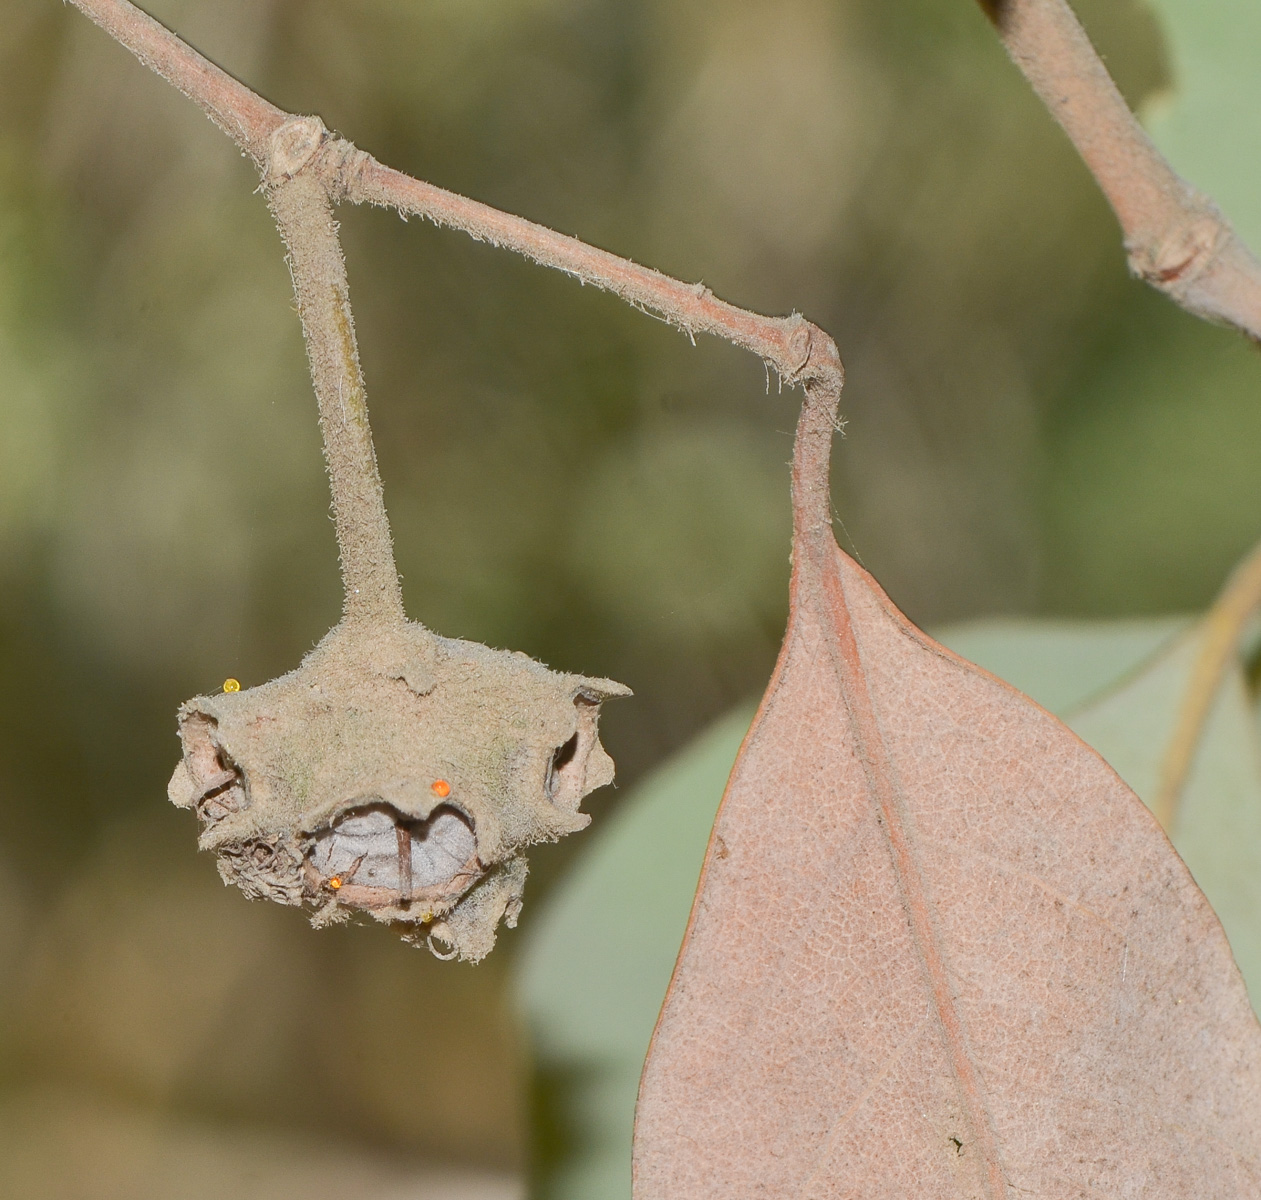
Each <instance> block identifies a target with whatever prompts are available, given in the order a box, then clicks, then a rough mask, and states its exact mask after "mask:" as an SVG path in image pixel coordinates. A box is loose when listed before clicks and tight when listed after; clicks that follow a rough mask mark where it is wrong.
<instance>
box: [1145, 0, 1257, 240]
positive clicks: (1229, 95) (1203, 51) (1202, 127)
mask: <svg viewBox="0 0 1261 1200" xmlns="http://www.w3.org/2000/svg"><path fill="white" fill-rule="evenodd" d="M1147 2H1148V3H1149V4H1150V5H1151V6H1152V8H1153V9H1154V10H1155V11H1156V13H1157V15H1158V17H1159V18H1160V23H1161V27H1162V29H1163V31H1164V33H1165V36H1166V39H1167V44H1168V47H1169V50H1168V53H1169V58H1170V66H1171V72H1172V76H1173V79H1172V87H1171V88H1170V89H1169V91H1168V92H1166V93H1164V94H1161V95H1157V96H1153V97H1152V99H1151V101H1150V103H1149V105H1148V107H1147V110H1146V124H1147V127H1148V130H1149V131H1150V132H1151V135H1152V138H1153V139H1154V140H1155V142H1156V145H1157V146H1159V147H1160V149H1161V150H1162V151H1163V152H1164V153H1165V155H1166V156H1167V157H1168V158H1169V161H1170V162H1171V163H1172V164H1173V167H1174V170H1176V171H1177V172H1178V173H1179V174H1180V175H1182V176H1183V177H1184V178H1185V179H1187V180H1189V181H1190V182H1191V183H1192V184H1194V185H1195V186H1196V187H1198V188H1200V189H1201V190H1202V191H1205V192H1207V193H1208V194H1209V195H1210V196H1212V197H1213V199H1214V200H1216V201H1217V203H1218V205H1219V206H1220V207H1221V208H1222V210H1223V211H1224V212H1225V213H1226V215H1227V216H1228V217H1229V218H1230V219H1231V221H1232V222H1234V225H1235V229H1236V230H1237V231H1238V233H1239V234H1240V235H1241V236H1242V237H1243V239H1244V241H1246V242H1247V243H1248V244H1249V245H1250V246H1251V247H1252V248H1253V249H1254V250H1256V249H1257V248H1258V247H1261V76H1259V75H1258V73H1257V59H1258V56H1261V8H1258V6H1257V5H1256V4H1254V3H1252V0H1147Z"/></svg>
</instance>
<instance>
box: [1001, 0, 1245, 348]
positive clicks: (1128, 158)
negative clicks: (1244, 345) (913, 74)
mask: <svg viewBox="0 0 1261 1200" xmlns="http://www.w3.org/2000/svg"><path fill="white" fill-rule="evenodd" d="M979 3H980V5H981V7H982V8H983V9H984V10H985V13H986V15H987V16H988V17H989V18H990V20H991V21H992V22H993V23H994V26H995V28H996V29H997V30H998V33H999V36H1000V37H1001V38H1002V40H1003V44H1004V45H1005V46H1006V47H1007V52H1008V53H1009V54H1010V55H1011V57H1012V59H1013V60H1014V61H1015V63H1016V65H1017V66H1018V67H1019V68H1020V69H1021V70H1022V71H1023V72H1024V74H1025V77H1026V78H1027V79H1028V80H1029V82H1030V83H1031V84H1032V85H1033V89H1034V91H1036V92H1037V93H1038V95H1039V96H1040V97H1041V98H1042V101H1043V102H1044V103H1045V104H1046V106H1047V108H1048V109H1050V111H1051V114H1052V115H1053V116H1054V117H1055V119H1056V120H1057V121H1058V122H1059V123H1060V125H1061V126H1062V127H1063V129H1064V132H1065V133H1067V134H1068V136H1069V138H1070V139H1071V140H1072V142H1073V145H1074V146H1076V147H1077V151H1078V153H1079V154H1080V155H1081V157H1082V160H1083V161H1084V162H1085V164H1086V166H1087V167H1088V168H1089V169H1090V171H1091V174H1093V175H1094V177H1095V180H1096V181H1097V182H1098V184H1099V186H1100V188H1101V189H1102V190H1103V194H1104V195H1105V196H1106V197H1107V199H1108V203H1109V204H1111V205H1112V210H1113V212H1115V213H1116V215H1117V220H1118V221H1119V222H1120V223H1121V230H1122V233H1123V235H1124V239H1125V250H1126V254H1127V255H1128V256H1129V263H1130V269H1131V270H1132V271H1133V272H1134V274H1135V275H1137V276H1139V277H1140V278H1141V279H1144V280H1146V281H1147V282H1148V283H1150V284H1151V285H1152V287H1154V288H1157V289H1158V290H1160V291H1162V292H1164V293H1165V295H1167V296H1168V297H1170V299H1172V300H1174V301H1175V302H1176V303H1178V304H1180V305H1181V306H1182V307H1183V308H1185V309H1186V310H1187V311H1188V312H1191V313H1194V314H1195V315H1196V316H1199V317H1204V318H1205V319H1207V320H1210V321H1218V322H1221V323H1223V324H1226V325H1230V326H1233V327H1234V328H1235V329H1238V330H1239V331H1240V332H1242V333H1245V334H1247V335H1248V337H1250V338H1252V339H1253V341H1258V342H1261V263H1258V261H1257V259H1256V258H1255V257H1254V256H1253V254H1252V252H1251V251H1250V250H1249V249H1248V247H1247V246H1246V245H1245V244H1244V242H1243V241H1242V240H1241V239H1240V237H1239V236H1238V234H1236V233H1235V231H1234V229H1233V228H1232V227H1231V224H1230V222H1229V221H1228V220H1227V219H1226V218H1225V217H1224V216H1223V215H1222V213H1221V212H1220V211H1219V210H1218V208H1217V206H1216V205H1215V204H1214V203H1213V201H1212V200H1211V199H1210V198H1209V197H1208V196H1205V195H1204V194H1203V193H1202V192H1199V191H1197V190H1196V189H1195V188H1193V187H1192V186H1191V185H1190V184H1189V183H1187V182H1186V181H1185V180H1184V179H1182V178H1181V177H1180V176H1179V175H1178V174H1177V173H1176V172H1175V171H1174V169H1173V168H1172V167H1171V166H1170V165H1169V163H1168V162H1167V161H1166V160H1165V158H1164V156H1163V155H1162V154H1161V153H1160V151H1159V150H1157V149H1156V147H1155V146H1154V145H1153V144H1152V141H1151V139H1150V138H1149V137H1148V136H1147V134H1146V132H1145V131H1144V130H1143V127H1142V126H1141V125H1140V124H1139V123H1138V120H1137V118H1136V117H1135V116H1134V114H1133V113H1132V112H1131V111H1130V109H1129V106H1128V105H1127V104H1126V103H1125V100H1124V99H1123V98H1122V96H1121V93H1120V92H1119V91H1118V90H1117V86H1116V84H1115V83H1113V81H1112V77H1111V76H1110V75H1109V74H1108V70H1107V68H1106V67H1105V66H1104V65H1103V62H1102V60H1101V59H1100V58H1099V55H1098V54H1097V53H1096V51H1095V48H1094V47H1093V46H1092V45H1091V44H1090V39H1089V38H1088V37H1087V36H1086V32H1085V30H1083V29H1082V27H1081V24H1080V22H1079V21H1078V20H1077V17H1076V16H1075V15H1074V14H1073V10H1072V9H1071V8H1070V7H1069V6H1068V4H1067V2H1066V0H979Z"/></svg>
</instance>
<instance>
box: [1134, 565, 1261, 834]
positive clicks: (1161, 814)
mask: <svg viewBox="0 0 1261 1200" xmlns="http://www.w3.org/2000/svg"><path fill="white" fill-rule="evenodd" d="M1258 609H1261V545H1258V546H1256V547H1254V548H1253V550H1252V551H1251V552H1250V553H1249V554H1248V556H1247V558H1245V559H1244V560H1243V561H1242V562H1241V563H1240V564H1239V565H1238V566H1237V567H1236V568H1235V569H1234V571H1232V572H1231V575H1230V578H1229V579H1228V580H1227V581H1226V586H1225V587H1223V588H1222V590H1221V593H1220V594H1219V595H1218V597H1217V599H1216V600H1215V601H1214V603H1213V607H1212V608H1210V609H1209V610H1208V612H1207V613H1205V615H1204V617H1203V619H1202V620H1201V621H1200V622H1199V624H1198V626H1197V630H1198V633H1199V638H1200V648H1199V652H1198V653H1197V654H1196V657H1195V665H1194V667H1192V669H1191V681H1190V682H1189V683H1188V684H1187V689H1186V691H1185V692H1184V693H1183V696H1182V704H1181V706H1180V707H1179V710H1178V718H1177V721H1176V722H1175V724H1174V729H1173V733H1172V735H1171V736H1170V738H1169V743H1168V745H1167V746H1166V748H1165V757H1164V760H1163V762H1162V763H1161V767H1160V779H1159V784H1158V787H1157V791H1156V800H1155V803H1154V804H1153V806H1152V807H1153V811H1154V812H1155V813H1156V816H1157V818H1158V819H1159V820H1160V823H1161V824H1162V825H1163V826H1164V827H1165V828H1166V829H1167V830H1172V829H1173V827H1174V822H1176V821H1177V819H1178V802H1179V800H1180V799H1181V798H1182V791H1183V788H1184V787H1185V786H1186V781H1187V776H1188V775H1189V774H1190V771H1191V764H1192V763H1193V762H1194V760H1195V752H1196V749H1197V748H1198V746H1199V744H1200V737H1201V736H1202V734H1203V732H1204V725H1205V722H1207V720H1208V717H1209V713H1210V712H1211V711H1212V709H1213V701H1214V700H1215V699H1216V698H1217V693H1218V691H1219V690H1220V688H1221V685H1222V680H1223V679H1225V677H1226V671H1227V668H1228V667H1229V666H1230V664H1231V663H1232V662H1234V661H1235V657H1236V655H1237V654H1238V652H1239V642H1240V640H1241V639H1242V637H1243V634H1244V630H1245V629H1247V627H1248V623H1249V621H1251V620H1252V619H1253V617H1255V616H1256V614H1257V611H1258Z"/></svg>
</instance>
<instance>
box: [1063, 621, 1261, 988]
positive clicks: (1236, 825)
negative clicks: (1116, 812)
mask: <svg viewBox="0 0 1261 1200" xmlns="http://www.w3.org/2000/svg"><path fill="white" fill-rule="evenodd" d="M1201 638H1202V635H1201V632H1200V629H1199V627H1198V626H1193V627H1192V628H1190V629H1188V630H1186V631H1185V632H1184V633H1182V634H1180V635H1179V636H1178V637H1177V638H1175V639H1174V641H1173V642H1172V643H1171V644H1170V645H1169V646H1168V647H1167V648H1166V649H1165V650H1163V651H1162V652H1160V653H1159V654H1157V655H1156V656H1155V657H1154V658H1152V659H1151V660H1150V661H1149V662H1147V663H1145V664H1144V665H1143V667H1142V669H1141V670H1139V671H1137V672H1136V673H1135V674H1133V675H1132V677H1131V678H1129V679H1126V680H1124V681H1123V682H1121V683H1120V684H1119V685H1118V686H1117V687H1116V688H1115V689H1113V690H1112V691H1110V692H1109V693H1108V694H1107V695H1104V696H1101V697H1098V698H1097V699H1095V700H1094V701H1092V702H1091V703H1089V704H1087V705H1085V706H1084V707H1081V708H1078V709H1077V710H1076V711H1074V712H1071V713H1070V714H1069V715H1068V723H1069V725H1070V726H1071V727H1072V728H1073V729H1074V730H1075V731H1076V732H1077V733H1079V734H1080V735H1081V736H1082V737H1083V738H1084V739H1085V740H1086V741H1088V742H1089V743H1090V744H1091V745H1092V746H1094V747H1095V749H1096V750H1098V751H1099V753H1100V754H1102V755H1103V756H1104V757H1105V758H1106V759H1107V760H1108V762H1109V763H1110V764H1111V765H1112V766H1113V768H1115V770H1116V772H1117V774H1119V775H1120V776H1121V778H1122V779H1124V780H1125V782H1126V783H1128V784H1129V785H1130V787H1132V788H1133V789H1134V790H1135V791H1136V792H1137V793H1138V794H1139V795H1140V796H1141V797H1142V798H1143V800H1144V801H1146V802H1147V803H1148V804H1149V805H1154V804H1155V802H1156V797H1157V793H1158V790H1159V781H1160V769H1161V764H1162V761H1163V758H1164V754H1165V748H1166V746H1167V745H1168V743H1169V739H1170V736H1171V734H1172V733H1173V729H1174V724H1175V722H1176V720H1177V717H1178V713H1179V710H1180V707H1181V704H1182V700H1183V697H1184V695H1185V694H1186V691H1187V688H1188V685H1189V684H1190V682H1191V673H1192V669H1193V667H1194V664H1195V658H1196V654H1197V652H1198V650H1199V648H1200V642H1201ZM1169 835H1170V839H1171V840H1172V841H1173V844H1174V845H1175V846H1176V847H1177V848H1178V853H1179V854H1181V855H1182V858H1183V861H1184V862H1185V863H1186V864H1187V866H1188V867H1190V868H1191V874H1192V875H1194V876H1195V881H1196V882H1197V883H1198V884H1199V885H1200V888H1201V889H1202V890H1203V892H1204V894H1205V895H1206V896H1207V897H1208V898H1209V901H1210V903H1211V904H1212V905H1213V908H1214V909H1215V910H1216V912H1217V915H1218V917H1219V918H1220V919H1221V922H1222V925H1223V926H1224V927H1225V930H1226V936H1227V937H1228V938H1229V939H1230V946H1231V949H1232V950H1233V951H1234V954H1235V961H1236V962H1237V963H1238V964H1239V969H1240V971H1241V972H1242V973H1243V977H1244V982H1245V983H1247V985H1248V991H1249V994H1250V995H1251V997H1252V1006H1253V1008H1254V1009H1256V1010H1258V1011H1261V744H1259V743H1258V737H1257V714H1256V712H1255V711H1254V705H1253V701H1252V698H1251V697H1250V696H1249V694H1248V688H1247V684H1246V681H1245V679H1244V673H1243V670H1242V668H1241V667H1240V665H1239V664H1238V663H1237V662H1236V663H1232V665H1231V668H1230V670H1229V671H1228V673H1227V675H1226V677H1225V679H1224V680H1223V681H1222V686H1221V689H1220V691H1219V692H1218V694H1217V698H1216V700H1215V702H1214V705H1213V709H1212V711H1211V713H1210V715H1209V718H1208V721H1207V723H1206V724H1205V726H1204V731H1203V734H1202V735H1201V738H1200V742H1199V747H1198V749H1197V751H1196V756H1195V760H1194V763H1193V765H1192V768H1191V772H1190V774H1189V776H1188V777H1187V781H1186V784H1185V786H1184V788H1183V792H1182V799H1181V802H1180V804H1179V806H1178V812H1177V819H1176V820H1175V822H1174V826H1173V828H1172V829H1171V830H1169Z"/></svg>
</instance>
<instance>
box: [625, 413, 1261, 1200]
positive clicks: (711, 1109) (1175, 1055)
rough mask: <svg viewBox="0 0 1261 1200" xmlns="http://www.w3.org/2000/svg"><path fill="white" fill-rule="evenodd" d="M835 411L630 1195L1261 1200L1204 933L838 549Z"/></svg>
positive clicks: (1199, 907)
mask: <svg viewBox="0 0 1261 1200" xmlns="http://www.w3.org/2000/svg"><path fill="white" fill-rule="evenodd" d="M812 408H818V409H819V411H812ZM828 419H830V417H829V414H828V412H827V411H826V408H825V406H821V405H817V404H816V402H815V400H813V399H812V400H811V401H809V402H808V403H807V408H806V410H805V413H804V415H803V421H802V426H801V429H800V430H799V433H798V446H797V452H796V461H795V465H794V509H795V537H794V574H793V585H792V610H791V616H790V621H789V627H788V632H787V635H786V638H785V641H784V646H783V650H782V652H781V655H780V660H779V664H778V666H777V668H776V672H775V675H774V678H773V679H772V682H771V685H770V688H769V689H768V691H767V694H766V697H765V699H764V700H763V702H762V706H761V709H760V711H759V713H758V716H757V719H756V720H755V722H754V725H753V728H752V729H751V731H750V733H749V735H748V737H747V738H746V740H745V744H744V746H743V748H742V750H741V753H740V757H739V759H738V761H737V763H736V766H735V769H734V771H733V773H732V776H731V780H730V782H729V784H728V787H727V793H726V796H725V798H724V800H723V804H722V808H721V809H720V811H719V815H718V818H717V821H716V824H715V827H714V832H713V836H712V838H711V841H710V846H709V851H708V854H707V856H706V863H705V868H704V873H703V875H702V880H701V886H700V890H699V893H698V896H697V900H696V903H695V906H694V909H693V912H692V918H691V922H690V924H689V929H688V934H687V936H686V938H685V941H684V945H683V949H682V951H681V953H680V958H679V962H678V965H677V967H676V970H675V975H674V980H673V982H672V984H671V989H670V992H669V994H668V996H667V999H666V1003H665V1007H664V1009H663V1011H662V1015H661V1018H660V1020H659V1023H658V1026H657V1030H656V1034H655V1035H654V1040H653V1045H652V1049H651V1050H650V1052H649V1056H648V1062H647V1065H646V1067H645V1071H644V1077H643V1081H642V1084H641V1090H640V1100H639V1110H638V1115H637V1126H636V1145H635V1194H636V1197H637V1198H638V1200H667V1198H668V1200H702V1198H707V1197H713V1198H715V1200H717V1198H718V1197H722V1198H723V1200H729V1198H731V1197H735V1196H742V1197H752V1196H765V1197H793V1198H794V1200H810V1198H817V1197H842V1196H844V1197H862V1198H863V1200H876V1198H878V1197H889V1198H893V1197H897V1198H898V1200H904V1198H906V1197H917V1198H918V1197H922V1198H934V1197H951V1198H957V1197H978V1198H979V1197H984V1198H985V1200H999V1198H1000V1197H1007V1196H1011V1197H1016V1196H1019V1195H1038V1196H1048V1197H1101V1196H1108V1197H1121V1196H1143V1197H1151V1198H1156V1197H1169V1198H1173V1197H1189V1196H1197V1197H1209V1196H1212V1197H1216V1198H1227V1197H1245V1196H1247V1197H1257V1196H1261V1027H1259V1026H1258V1024H1257V1021H1256V1019H1255V1018H1254V1017H1253V1015H1252V1012H1251V1010H1250V1008H1249V1004H1248V999H1247V995H1246V993H1245V990H1244V986H1243V983H1242V981H1241V979H1240V977H1239V973H1238V971H1237V970H1236V968H1235V965H1234V963H1233V961H1232V960H1231V956H1230V950H1229V948H1228V946H1227V943H1226V939H1225V936H1224V935H1223V933H1222V929H1221V926H1220V924H1219V923H1218V920H1217V918H1216V916H1215V915H1214V914H1213V912H1212V910H1211V908H1210V907H1209V905H1208V902H1207V901H1206V900H1205V899H1204V897H1203V895H1202V894H1201V893H1200V891H1199V889H1198V888H1197V887H1196V885H1195V883H1194V882H1193V881H1192V879H1191V876H1190V874H1189V873H1188V872H1187V870H1186V868H1185V867H1184V866H1183V864H1182V862H1181V861H1180V860H1179V858H1178V856H1177V855H1176V853H1175V852H1174V850H1173V848H1172V847H1171V846H1170V844H1169V842H1168V841H1167V839H1166V838H1165V835H1164V834H1163V833H1162V832H1161V830H1160V828H1159V826H1158V825H1157V823H1156V821H1155V820H1154V818H1153V817H1152V816H1151V815H1150V813H1149V812H1148V811H1147V810H1146V809H1145V808H1144V806H1143V805H1142V803H1141V802H1140V801H1139V800H1138V799H1137V797H1136V796H1135V795H1134V794H1133V793H1132V792H1131V791H1130V790H1129V789H1128V788H1127V787H1126V786H1125V785H1124V784H1123V783H1122V782H1121V780H1120V779H1119V778H1118V777H1117V776H1116V775H1115V773H1114V772H1113V771H1112V770H1111V769H1110V768H1109V767H1108V766H1107V765H1106V764H1105V763H1104V761H1103V760H1102V759H1101V758H1100V757H1099V756H1098V755H1097V754H1096V753H1095V752H1094V751H1093V750H1091V749H1090V748H1089V747H1087V746H1086V745H1085V744H1084V743H1082V742H1081V741H1080V740H1078V738H1077V737H1075V736H1074V735H1073V734H1072V733H1071V732H1070V731H1069V730H1068V729H1066V728H1065V727H1064V726H1063V725H1062V724H1060V722H1059V721H1057V720H1056V719H1055V718H1054V717H1052V716H1051V715H1050V714H1049V713H1047V712H1045V711H1044V710H1042V709H1041V708H1039V707H1038V706H1037V705H1036V704H1034V703H1033V702H1032V701H1030V700H1029V699H1028V698H1026V697H1025V696H1023V695H1021V694H1020V693H1019V692H1016V691H1015V690H1014V689H1012V688H1010V687H1008V686H1007V685H1006V684H1003V683H1002V682H1000V681H999V680H997V679H995V678H993V677H992V676H990V675H988V674H986V673H985V672H983V671H981V670H979V669H978V668H976V667H973V666H972V665H970V664H969V663H967V662H964V661H963V660H962V659H960V658H958V657H956V656H955V655H953V654H951V653H950V652H949V651H947V650H945V649H944V648H943V647H941V646H939V645H938V644H937V643H935V642H934V641H932V639H931V638H928V637H927V636H925V635H924V634H922V633H921V632H920V631H919V630H918V629H916V628H915V627H914V626H912V625H911V624H910V623H909V622H908V621H907V620H906V619H905V618H904V617H903V616H902V614H901V613H899V612H898V610H897V609H896V608H895V607H894V606H893V604H892V603H891V602H890V601H889V599H888V598H887V597H886V596H885V595H884V593H883V592H882V591H881V590H880V588H879V586H878V585H877V584H876V582H875V581H874V580H873V579H872V578H871V576H870V575H868V574H867V573H866V572H865V571H863V570H862V569H861V568H859V567H858V566H857V565H856V564H855V563H853V562H852V561H851V560H850V559H849V558H848V557H846V556H845V555H844V554H842V553H841V551H840V550H839V549H838V548H837V547H836V544H835V542H834V540H833V538H832V534H831V530H830V524H829V522H828V520H827V510H826V503H827V501H826V496H827V490H826V468H827V451H826V444H825V443H824V441H823V438H824V436H825V432H826V430H825V422H826V421H827V420H828Z"/></svg>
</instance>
